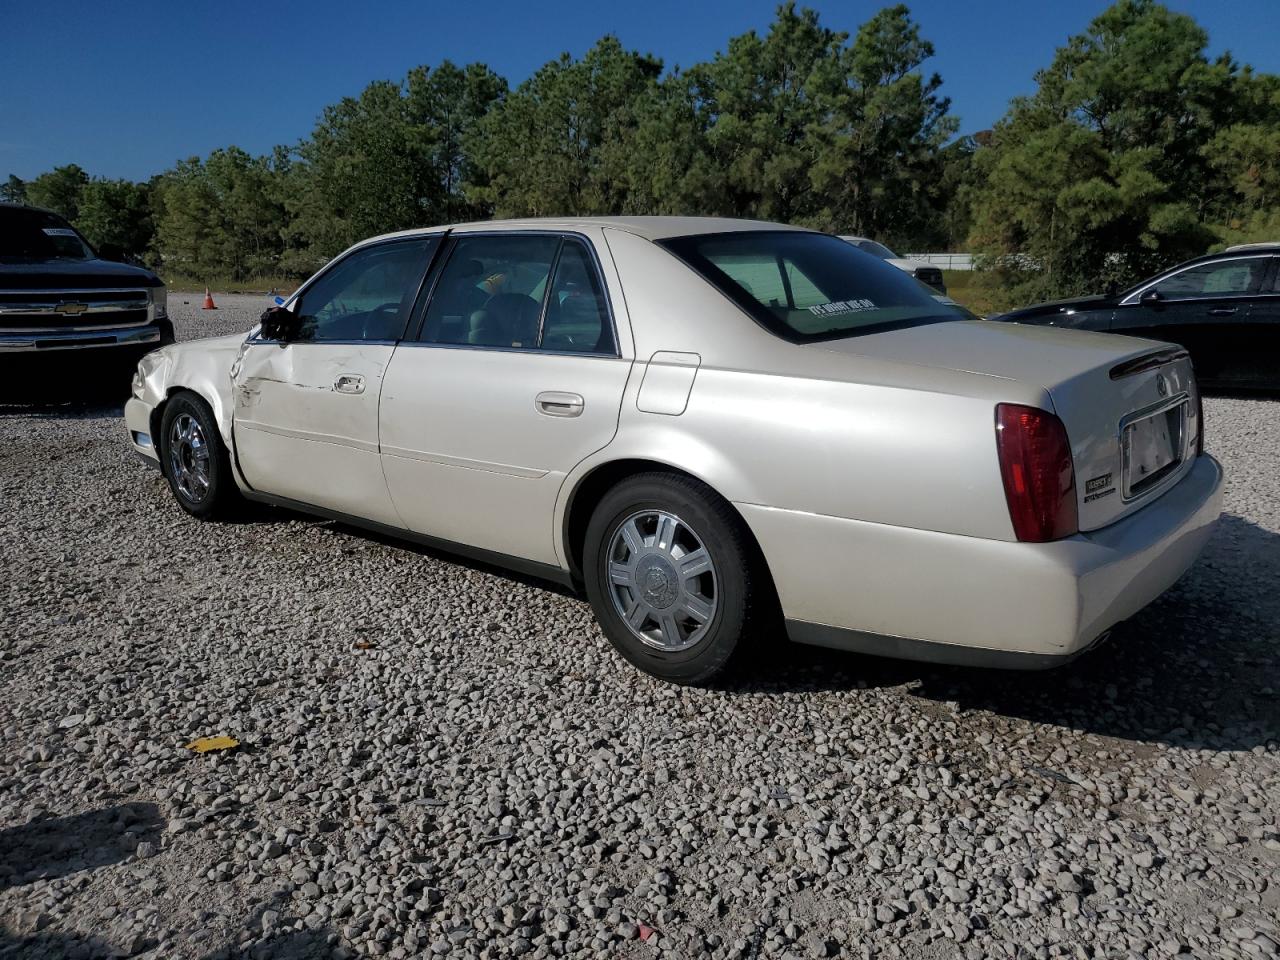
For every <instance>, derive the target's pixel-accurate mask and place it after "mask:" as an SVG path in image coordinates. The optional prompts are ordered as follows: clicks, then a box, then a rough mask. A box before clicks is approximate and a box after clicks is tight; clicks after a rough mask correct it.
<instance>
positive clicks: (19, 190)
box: [0, 173, 27, 203]
mask: <svg viewBox="0 0 1280 960" xmlns="http://www.w3.org/2000/svg"><path fill="white" fill-rule="evenodd" d="M0 201H3V202H4V203H26V202H27V182H26V181H25V180H23V179H22V178H21V177H19V176H18V175H17V174H13V173H11V174H9V179H8V180H6V181H5V182H4V183H2V184H0Z"/></svg>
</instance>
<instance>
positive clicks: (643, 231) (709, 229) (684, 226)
mask: <svg viewBox="0 0 1280 960" xmlns="http://www.w3.org/2000/svg"><path fill="white" fill-rule="evenodd" d="M588 227H608V228H610V229H613V230H622V231H625V232H626V233H633V234H635V235H636V236H638V237H644V238H645V239H647V240H666V239H669V238H671V237H688V236H696V235H698V234H704V233H732V232H741V231H747V230H796V231H806V230H807V228H805V227H795V226H790V225H788V224H785V223H770V222H769V221H767V220H738V219H735V218H733V217H527V218H522V219H518V220H476V221H472V222H469V223H452V224H443V225H441V226H436V227H418V228H415V229H413V230H400V231H397V232H396V233H384V234H382V235H381V236H377V237H370V238H369V239H368V240H366V241H363V242H364V243H372V242H374V241H376V240H386V239H389V238H392V237H413V236H419V235H422V234H427V233H441V232H442V231H445V230H450V231H453V232H455V233H475V232H479V231H485V230H501V231H510V232H512V233H518V232H519V231H521V230H581V229H584V228H588ZM809 232H812V231H809Z"/></svg>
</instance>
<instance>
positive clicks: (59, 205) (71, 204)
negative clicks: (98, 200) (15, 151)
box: [27, 163, 89, 222]
mask: <svg viewBox="0 0 1280 960" xmlns="http://www.w3.org/2000/svg"><path fill="white" fill-rule="evenodd" d="M88 182H89V174H87V173H85V172H84V170H83V169H81V168H80V167H79V166H78V165H76V164H74V163H69V164H67V165H66V166H65V167H54V168H53V169H52V170H50V171H49V172H48V173H42V174H40V176H38V177H36V178H35V179H34V180H32V181H31V182H30V183H28V184H27V203H29V204H31V205H32V206H35V207H43V208H44V209H46V210H52V211H53V212H54V213H58V214H61V215H62V216H64V217H66V218H67V219H68V220H70V221H72V222H75V219H76V216H77V215H78V214H79V212H80V194H81V192H82V191H83V190H84V188H85V184H87V183H88Z"/></svg>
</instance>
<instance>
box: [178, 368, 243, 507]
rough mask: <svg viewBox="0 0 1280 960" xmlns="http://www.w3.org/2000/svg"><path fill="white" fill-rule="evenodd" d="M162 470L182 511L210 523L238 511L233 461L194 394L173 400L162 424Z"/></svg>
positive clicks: (204, 407)
mask: <svg viewBox="0 0 1280 960" xmlns="http://www.w3.org/2000/svg"><path fill="white" fill-rule="evenodd" d="M160 437H161V443H162V447H161V456H160V466H161V469H162V470H163V471H164V475H165V479H167V480H168V481H169V489H170V490H172V491H173V496H174V498H175V499H176V500H177V501H178V505H179V506H180V507H182V509H183V510H185V511H187V513H189V514H191V515H192V516H193V517H199V518H200V519H201V520H209V519H213V518H216V517H223V516H226V515H227V514H229V513H230V512H232V511H233V510H234V509H235V508H236V507H238V506H239V505H240V502H241V498H240V491H239V490H238V489H236V482H235V478H234V477H232V476H231V460H230V457H228V456H227V448H226V446H225V445H224V444H223V442H222V437H221V435H220V434H219V433H218V427H217V423H216V422H215V420H214V418H213V411H212V410H210V409H209V406H208V404H206V403H205V402H204V400H202V399H201V398H200V397H198V396H196V395H195V394H193V393H178V394H175V395H174V396H173V397H172V398H171V399H170V400H169V402H168V403H166V404H165V407H164V417H163V418H162V420H161V427H160Z"/></svg>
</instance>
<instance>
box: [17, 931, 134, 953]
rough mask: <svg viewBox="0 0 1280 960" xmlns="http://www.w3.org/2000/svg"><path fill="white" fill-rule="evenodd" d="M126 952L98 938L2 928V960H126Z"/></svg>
mask: <svg viewBox="0 0 1280 960" xmlns="http://www.w3.org/2000/svg"><path fill="white" fill-rule="evenodd" d="M126 955H127V954H126V953H125V951H123V950H121V949H119V948H118V947H116V946H114V945H112V944H110V943H108V942H107V941H105V940H102V939H100V938H98V937H83V936H80V935H79V934H74V933H56V932H52V931H40V932H38V933H32V934H29V935H27V934H21V933H11V932H9V931H8V930H6V929H5V928H4V927H3V926H0V960H10V958H13V960H19V958H21V960H36V958H42V960H43V958H48V960H106V958H115V957H121V956H126Z"/></svg>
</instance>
